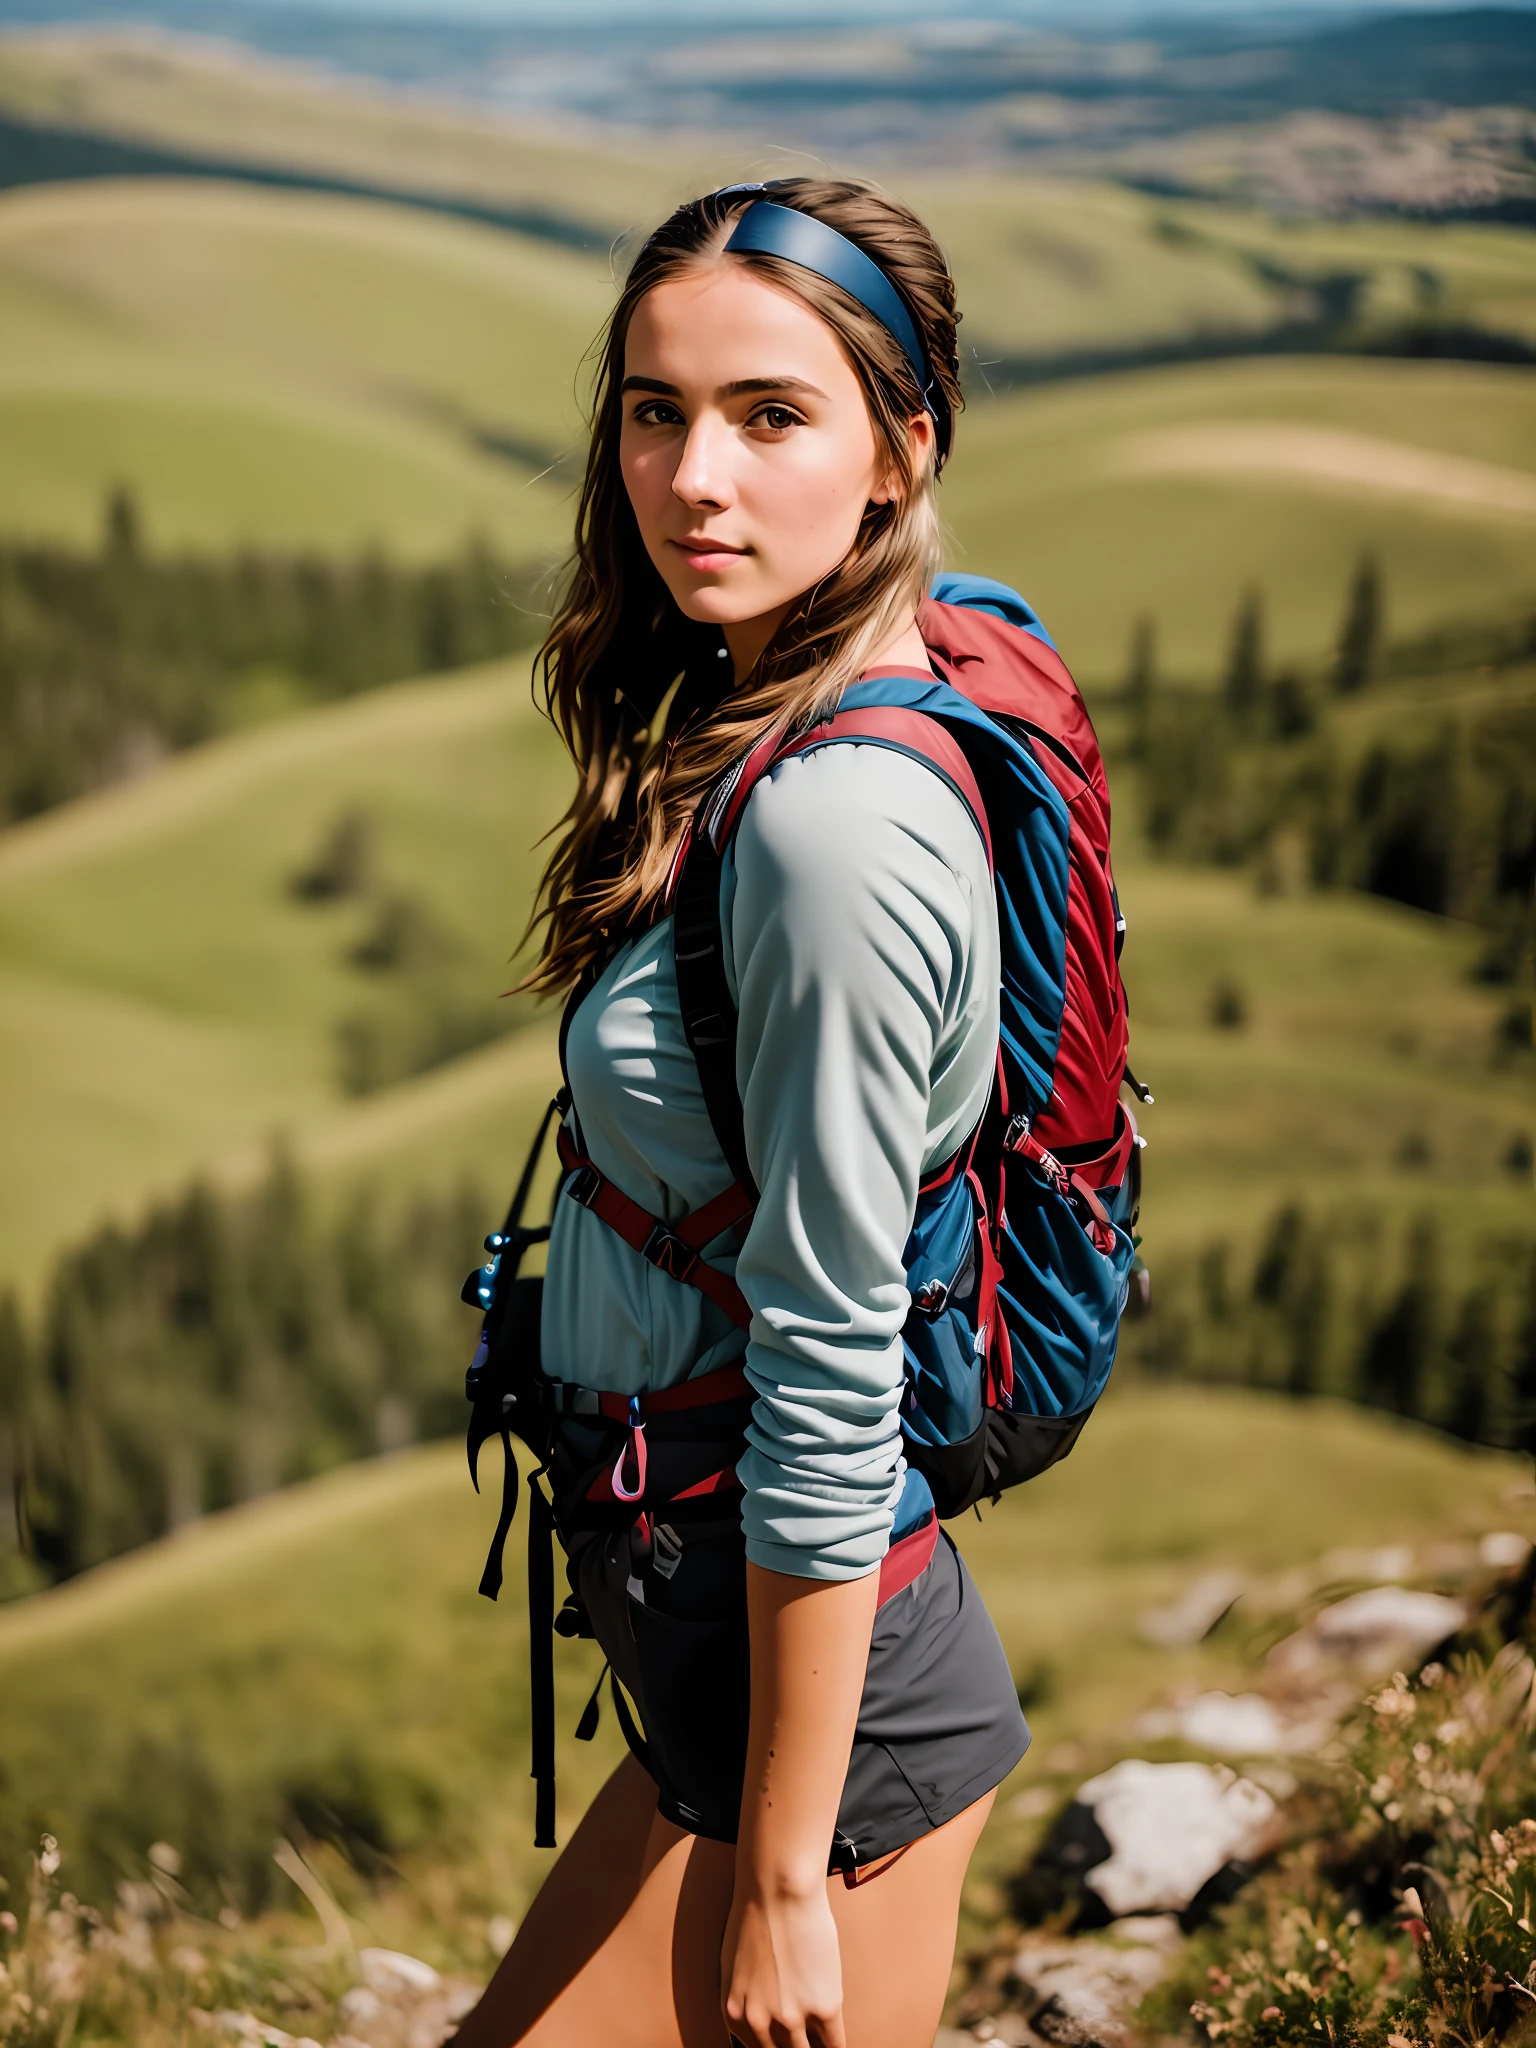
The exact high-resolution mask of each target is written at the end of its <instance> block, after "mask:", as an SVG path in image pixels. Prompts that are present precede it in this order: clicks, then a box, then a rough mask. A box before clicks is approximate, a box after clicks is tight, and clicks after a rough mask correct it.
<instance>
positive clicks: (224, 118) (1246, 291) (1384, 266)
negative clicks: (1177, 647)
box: [0, 29, 1536, 354]
mask: <svg viewBox="0 0 1536 2048" xmlns="http://www.w3.org/2000/svg"><path fill="white" fill-rule="evenodd" d="M0 105H3V106H6V107H9V108H13V109H15V110H17V111H19V112H23V113H31V114H33V115H34V116H36V117H38V118H41V119H47V120H57V121H64V122H73V123H80V124H82V125H85V126H90V127H99V128H101V129H104V130H106V131H107V132H109V133H115V134H119V135H122V136H125V137H129V138H133V139H140V140H147V141H151V142H156V143H161V144H167V145H170V146H173V147H177V148H182V149H189V150H194V151H198V150H200V151H207V152H209V153H217V154H219V155H221V156H222V155H229V154H234V155H244V156H248V157H250V158H251V159H253V160H261V161H267V162H275V163H283V164H290V165H295V166H300V167H305V168H310V169H314V170H318V171H323V172H326V173H329V174H333V175H339V176H346V177H350V178H357V179H362V180H368V179H378V180H381V181H388V182H390V183H402V184H409V185H414V186H419V187H421V188H422V189H424V190H428V191H433V192H442V193H449V194H466V195H469V196H472V197H475V198H479V199H482V200H487V201H493V202H497V203H500V204H503V205H511V206H515V205H526V206H540V207H545V208H549V209H551V210H553V211H555V212H558V213H561V214H565V215H568V216H574V217H576V218H577V219H580V220H583V221H590V222H592V223H593V224H594V225H596V226H597V227H598V228H599V229H603V230H606V231H608V232H610V233H613V234H616V235H617V234H627V233H631V232H633V231H634V229H635V228H636V227H638V226H642V225H644V224H646V223H648V222H650V221H652V220H654V219H655V218H657V217H659V216H660V214H661V213H662V212H664V211H665V210H666V208H667V207H668V206H670V205H672V204H675V203H676V201H677V200H679V199H681V198H684V197H686V196H687V195H688V194H689V193H691V192H696V191H702V190H707V189H708V188H709V186H710V185H711V184H712V183H721V182H724V181H725V180H727V179H729V178H735V177H743V176H758V177H761V176H771V175H774V174H775V173H778V174H782V175H792V174H794V173H795V172H797V171H799V170H801V169H802V168H803V159H799V158H795V157H791V156H788V155H785V154H784V153H782V152H776V151H775V150H774V149H773V147H772V146H771V144H769V143H764V142H762V141H760V140H757V139H753V138H749V139H747V140H746V141H745V142H743V141H742V140H741V139H739V138H734V137H732V138H727V137H720V136H712V137H711V136H701V137H685V138H682V139H674V140H673V141H672V142H671V143H670V144H668V145H659V144H658V142H657V140H656V139H655V138H647V139H646V140H645V141H644V143H643V144H641V143H637V142H636V141H635V140H633V139H630V138H607V139H603V138H601V137H599V136H595V135H579V134H577V133H575V132H573V131H572V130H571V129H570V128H569V127H568V126H566V127H562V128H559V129H549V130H541V129H539V128H537V127H534V126H529V125H514V124H511V123H508V122H505V121H498V120H496V119H495V118H494V116H491V115H489V114H487V113H484V112H482V111H480V110H477V109H473V108H466V107H464V106H462V105H454V104H448V103H434V102H433V101H432V100H431V99H430V98H428V97H426V96H424V95H407V94H403V93H384V92H378V91H375V90H371V89H369V88H368V87H366V86H364V85H362V84H360V83H358V82H356V81H353V82H350V83H348V82H343V83H341V84H338V83H337V82H336V81H334V80H327V79H325V78H324V77H322V76H320V75H319V74H318V73H316V72H314V71H312V70H306V69H304V68H302V67H300V66H297V65H292V64H283V63H281V62H277V61H274V60H269V59H263V58H259V57H256V56H254V55H251V54H249V53H240V54H239V55H233V54H232V55H222V54H217V53H211V52H210V51H208V50H207V49H206V47H199V46H196V45H193V44H188V43H177V42H176V41H175V40H173V39H170V38H157V39H156V40H155V41H154V42H153V43H149V42H146V40H145V39H144V38H143V37H140V36H134V35H132V34H131V33H130V34H127V35H125V34H124V33H123V32H121V31H113V30H111V29H106V30H99V31H87V32H84V33H82V32H78V31H77V32H66V33H52V34H48V33H44V34H37V33H31V34H22V35H16V36H13V37H10V38H8V39H7V40H6V41H5V42H4V43H3V44H0ZM886 175H887V176H888V177H890V176H891V173H890V171H889V170H887V173H886ZM895 182H897V183H898V184H899V185H900V186H901V189H902V190H903V192H904V193H905V194H906V195H907V196H908V197H910V198H911V199H912V200H913V201H914V203H915V204H917V205H918V206H919V208H920V210H921V211H922V212H923V213H924V215H925V217H926V218H928V219H930V220H931V221H932V223H933V225H934V226H935V227H936V228H937V229H938V231H939V233H940V234H941V235H942V237H943V238H944V240H945V242H946V245H947V246H948V247H949V248H950V250H951V252H952V254H953V257H954V260H955V264H956V268H957V270H958V272H959V273H960V275H961V277H962V280H963V282H964V284H965V291H964V294H963V302H964V303H965V304H966V306H967V308H968V313H969V327H968V330H967V336H966V338H967V340H968V341H972V342H983V343H986V344H990V345H991V346H992V347H1005V348H1007V349H1010V350H1013V351H1016V352H1037V351H1038V352H1047V353H1048V352H1050V351H1052V350H1055V349H1058V348H1063V347H1083V346H1088V347H1092V346H1099V345H1103V344H1122V343H1125V342H1127V341H1136V340H1147V339H1162V338H1166V337H1171V336H1178V335H1188V334H1198V333H1202V332H1209V331H1219V332H1225V333H1231V332H1242V331H1244V330H1247V329H1252V328H1256V327H1260V326H1263V325H1265V324H1267V323H1268V322H1270V321H1272V320H1274V319H1276V318H1278V317H1281V316H1282V315H1283V314H1284V313H1286V312H1287V311H1289V310H1291V308H1290V307H1289V304H1288V301H1287V294H1286V287H1285V284H1284V282H1283V278H1279V277H1277V276H1276V275H1275V273H1274V270H1273V269H1271V270H1270V271H1269V273H1268V274H1266V273H1265V269H1264V266H1265V265H1266V264H1268V265H1271V266H1275V265H1277V266H1278V267H1279V270H1280V271H1281V272H1282V273H1284V272H1289V273H1292V274H1295V275H1299V276H1302V277H1310V276H1315V275H1317V274H1319V273H1322V272H1325V271H1341V270H1347V271H1351V272H1355V273H1362V274H1364V275H1366V276H1367V277H1368V278H1369V280H1370V282H1369V284H1368V286H1367V289H1366V291H1365V294H1364V297H1363V301H1362V306H1361V312H1362V316H1363V317H1364V318H1366V319H1367V320H1373V319H1376V318H1378V317H1380V318H1386V319H1394V318H1399V317H1402V316H1403V315H1410V314H1415V313H1429V314H1432V315H1433V316H1434V317H1436V318H1441V319H1464V320H1472V321H1476V322H1480V323H1483V324H1486V325H1488V326H1491V327H1494V328H1498V329H1503V330H1505V331H1514V332H1519V333H1525V334H1531V333H1536V266H1533V263H1532V256H1531V250H1530V242H1529V237H1528V236H1526V235H1524V234H1523V233H1522V232H1521V231H1520V230H1518V229H1499V228H1483V227H1466V226H1447V227H1433V226H1426V225H1423V224H1420V223H1416V222H1370V223H1364V224H1358V225H1356V224H1340V223H1335V222H1298V221H1293V220H1287V221H1285V222H1284V223H1282V224H1279V225H1276V224H1274V223H1272V222H1270V221H1268V220H1267V219H1266V218H1265V217H1264V216H1262V215H1257V214H1251V213H1247V212H1244V211H1242V210H1241V209H1239V208H1236V207H1231V206H1211V205H1200V204H1190V203H1185V202H1175V201H1169V200H1164V199H1158V198H1150V197H1148V196H1146V195H1143V194H1138V193H1132V192H1127V191H1124V190H1121V189H1118V188H1115V187H1109V186H1094V185H1089V184H1085V183H1081V182H1078V181H1073V182H1070V183H1065V182H1059V181H1049V182H1048V181H1044V180H1040V179H1033V178H1028V177H1006V176H1001V175H988V176H977V175H975V174H972V173H953V174H938V173H933V172H925V173H923V174H921V175H920V176H917V177H914V178H910V179H909V178H906V177H903V176H900V175H899V174H898V175H897V176H896V178H895ZM1255 259H1258V260H1257V261H1256V260H1255ZM985 352H986V351H985V349H983V350H982V353H983V354H985Z"/></svg>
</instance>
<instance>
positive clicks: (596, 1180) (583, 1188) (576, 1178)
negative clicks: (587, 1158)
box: [565, 1166, 603, 1209]
mask: <svg viewBox="0 0 1536 2048" xmlns="http://www.w3.org/2000/svg"><path fill="white" fill-rule="evenodd" d="M602 1184H603V1176H602V1175H601V1174H600V1173H599V1172H598V1170H597V1168H596V1167H595V1166H578V1167H577V1169H576V1171H575V1172H574V1173H573V1174H572V1175H571V1177H570V1179H569V1180H568V1181H567V1182H566V1184H565V1192H566V1193H567V1194H568V1195H569V1196H570V1198H571V1200H572V1201H573V1202H576V1203H579V1204H580V1206H581V1207H582V1208H583V1209H590V1208H591V1206H592V1204H593V1203H594V1202H595V1201H596V1200H597V1191H598V1189H599V1188H600V1187H601V1186H602Z"/></svg>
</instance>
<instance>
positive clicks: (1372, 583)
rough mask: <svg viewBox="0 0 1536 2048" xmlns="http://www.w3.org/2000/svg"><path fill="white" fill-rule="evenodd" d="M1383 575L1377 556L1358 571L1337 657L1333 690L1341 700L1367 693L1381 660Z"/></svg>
mask: <svg viewBox="0 0 1536 2048" xmlns="http://www.w3.org/2000/svg"><path fill="white" fill-rule="evenodd" d="M1381 624H1382V602H1381V572H1380V570H1379V569H1378V568H1377V566H1376V558H1375V556H1374V555H1370V554H1365V555H1362V556H1361V557H1360V560H1359V562H1358V564H1357V565H1356V568H1355V575H1354V581H1353V582H1352V583H1351V584H1350V587H1349V601H1348V603H1347V604H1346V606H1345V609H1344V623H1343V625H1342V626H1341V627H1340V629H1339V644H1338V647H1337V649H1336V651H1335V653H1334V657H1333V687H1334V690H1335V692H1336V693H1337V695H1339V696H1341V697H1349V696H1353V695H1354V694H1355V692H1356V691H1358V690H1363V689H1364V688H1365V686H1366V684H1367V683H1368V682H1370V680H1371V678H1372V677H1373V676H1374V675H1375V673H1376V666H1377V663H1378V662H1379V660H1380V658H1381Z"/></svg>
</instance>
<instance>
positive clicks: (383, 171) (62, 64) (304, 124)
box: [0, 28, 731, 234]
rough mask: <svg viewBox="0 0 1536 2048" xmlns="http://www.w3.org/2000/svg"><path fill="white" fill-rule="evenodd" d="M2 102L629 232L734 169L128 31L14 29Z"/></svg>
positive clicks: (45, 117)
mask: <svg viewBox="0 0 1536 2048" xmlns="http://www.w3.org/2000/svg"><path fill="white" fill-rule="evenodd" d="M0 106H5V107H7V108H9V109H11V110H14V111H15V112H17V113H20V114H23V115H31V116H32V117H33V118H34V119H36V120H42V121H58V122H62V123H66V124H69V125H75V126H80V127H84V128H97V129H101V130H103V131H104V132H106V133H108V134H113V135H119V136H123V137H125V138H128V139H131V140H135V141H148V142H156V143H161V144H164V145H167V146H169V147H171V148H174V149H184V150H188V151H192V152H196V153H205V154H208V155H211V156H219V157H223V158H229V157H237V158H240V157H243V158H247V159H249V160H250V161H252V162H258V163H281V164H289V165H294V166H296V167H300V168H303V169H306V170H312V171H318V172H323V173H325V174H327V175H330V176H335V177H344V178H349V179H357V180H359V181H363V182H369V181H374V180H377V181H378V182H380V183H383V184H391V185H412V186H419V187H421V188H422V189H423V190H426V191H429V192H436V193H443V194H446V195H449V196H452V197H469V198H472V199H477V200H480V201H483V202H487V203H490V204H496V205H502V206H507V207H516V206H527V207H542V208H545V209H548V210H549V211H551V212H554V213H557V214H560V215H563V216H565V217H566V218H573V219H575V220H579V221H591V222H593V223H595V224H596V225H597V226H599V227H600V228H607V229H608V230H609V231H610V232H611V233H614V234H619V233H622V232H623V231H624V229H625V228H626V227H628V226H630V225H632V224H635V223H638V222H639V221H642V220H647V219H649V218H651V217H652V216H653V215H657V214H660V213H662V212H664V211H665V210H666V208H667V207H668V206H671V205H675V204H676V202H677V200H678V199H681V198H685V197H686V196H687V195H688V193H689V192H690V191H700V190H707V189H708V180H709V178H710V176H711V173H712V172H713V171H714V170H715V169H717V168H721V176H720V178H719V179H717V180H716V182H718V183H723V182H724V179H725V177H726V176H729V175H731V170H730V165H729V164H728V163H727V164H724V165H723V168H722V166H721V165H720V164H718V163H717V162H716V158H717V157H718V156H719V152H718V151H714V152H712V151H710V150H709V149H708V148H703V149H690V150H685V151H679V152H674V153H672V154H671V155H669V154H668V153H667V152H666V151H664V150H660V149H655V148H653V147H651V146H650V145H649V144H647V145H646V146H644V147H642V148H633V147H630V148H626V147H625V146H624V145H623V144H622V143H620V144H617V145H615V144H607V145H605V144H604V143H603V142H601V141H599V140H598V139H596V138H594V137H592V136H585V135H580V136H579V135H576V134H573V133H571V132H569V131H565V132H561V131H548V130H542V129H538V128H532V127H525V126H514V125H512V124H510V123H508V122H506V121H499V120H497V119H496V117H495V116H494V115H493V114H490V113H487V112H483V111H480V110H477V109H475V108H472V107H466V106H464V105H463V104H462V103H459V102H453V101H446V102H439V101H435V100H434V99H433V98H432V97H431V96H430V95H429V94H426V93H420V92H416V93H411V92H390V91H388V90H383V91H381V90H377V89H373V88H370V87H369V86H367V85H366V84H363V83H361V82H360V81H356V80H336V79H334V78H327V77H326V76H325V75H324V73H323V72H322V71H321V69H320V68H319V67H310V66H304V65H300V64H291V63H290V64H285V63H283V62H281V61H280V60H277V59H272V58H264V57H259V56H257V55H255V54H254V53H252V52H248V51H238V50H234V49H230V50H228V51H227V52H222V51H212V50H210V49H209V47H208V46H207V45H206V44H197V43H192V42H179V41H177V40H176V39H175V38H174V37H170V36H159V35H157V36H155V37H153V38H149V37H145V36H143V35H138V34H135V33H133V32H132V31H131V30H130V31H128V32H127V33H124V32H122V31H121V30H118V31H113V30H112V29H110V28H109V29H107V30H105V31H104V32H96V31H91V30H85V31H79V30H75V31H65V32H62V33H60V32H55V33H43V34H36V33H30V34H28V33H22V34H17V35H12V36H8V37H6V38H5V39H4V40H3V41H0Z"/></svg>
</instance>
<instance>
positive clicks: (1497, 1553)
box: [1477, 1529, 1531, 1572]
mask: <svg viewBox="0 0 1536 2048" xmlns="http://www.w3.org/2000/svg"><path fill="white" fill-rule="evenodd" d="M1530 1554H1531V1546H1530V1544H1529V1543H1528V1542H1527V1541H1526V1539H1525V1537H1523V1536H1520V1535H1517V1534H1516V1533H1515V1531H1514V1530H1513V1529H1494V1530H1491V1531H1490V1532H1489V1533H1488V1535H1486V1536H1485V1537H1484V1538H1483V1540H1482V1542H1481V1543H1479V1544H1478V1546H1477V1558H1478V1562H1479V1564H1485V1565H1487V1567H1488V1568H1489V1570H1490V1571H1499V1572H1509V1571H1517V1570H1518V1569H1519V1568H1520V1566H1521V1565H1523V1564H1524V1563H1525V1560H1526V1559H1527V1558H1528V1557H1529V1556H1530Z"/></svg>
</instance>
